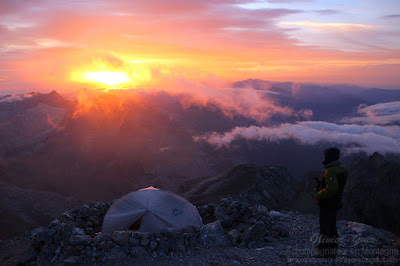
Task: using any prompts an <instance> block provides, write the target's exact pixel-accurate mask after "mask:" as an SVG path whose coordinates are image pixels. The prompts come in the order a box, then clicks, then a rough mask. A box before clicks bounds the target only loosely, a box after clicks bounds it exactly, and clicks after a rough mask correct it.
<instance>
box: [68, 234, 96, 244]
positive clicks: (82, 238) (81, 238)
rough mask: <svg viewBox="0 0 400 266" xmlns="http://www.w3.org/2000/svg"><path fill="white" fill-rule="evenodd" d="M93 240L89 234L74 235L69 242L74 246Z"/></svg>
mask: <svg viewBox="0 0 400 266" xmlns="http://www.w3.org/2000/svg"><path fill="white" fill-rule="evenodd" d="M91 242H92V237H91V236H88V235H73V236H71V238H70V240H69V243H70V244H71V245H72V246H78V245H88V244H90V243H91Z"/></svg>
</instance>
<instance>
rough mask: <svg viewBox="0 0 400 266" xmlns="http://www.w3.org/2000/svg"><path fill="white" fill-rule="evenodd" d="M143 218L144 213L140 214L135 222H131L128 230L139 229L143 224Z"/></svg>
mask: <svg viewBox="0 0 400 266" xmlns="http://www.w3.org/2000/svg"><path fill="white" fill-rule="evenodd" d="M142 220H143V215H142V216H140V218H139V219H137V220H136V222H134V223H133V224H131V225H130V226H129V228H128V230H131V231H139V229H140V225H141V224H142Z"/></svg>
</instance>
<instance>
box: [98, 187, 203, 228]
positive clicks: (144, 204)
mask: <svg viewBox="0 0 400 266" xmlns="http://www.w3.org/2000/svg"><path fill="white" fill-rule="evenodd" d="M201 224H202V221H201V217H200V215H199V213H198V211H197V209H196V208H195V207H194V206H193V205H192V204H191V203H190V202H189V201H188V200H186V199H184V198H182V197H181V196H178V195H176V194H174V193H172V192H169V191H164V190H160V189H157V188H154V187H148V188H145V189H141V190H138V191H135V192H131V193H129V194H127V195H125V196H123V197H122V198H120V199H118V200H117V201H116V202H114V204H113V205H112V206H111V207H110V209H109V210H108V211H107V213H106V215H105V217H104V221H103V228H102V232H103V233H108V234H112V233H113V232H114V231H125V230H138V231H140V232H158V231H160V230H161V229H164V228H184V227H186V226H199V225H201Z"/></svg>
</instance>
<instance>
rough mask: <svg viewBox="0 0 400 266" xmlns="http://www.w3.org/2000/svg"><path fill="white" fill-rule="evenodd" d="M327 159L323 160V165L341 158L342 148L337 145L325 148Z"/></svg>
mask: <svg viewBox="0 0 400 266" xmlns="http://www.w3.org/2000/svg"><path fill="white" fill-rule="evenodd" d="M324 156H325V160H324V161H323V162H322V164H323V165H327V164H330V163H331V162H334V161H337V160H339V157H340V150H339V149H338V148H336V147H332V148H329V149H326V150H324Z"/></svg>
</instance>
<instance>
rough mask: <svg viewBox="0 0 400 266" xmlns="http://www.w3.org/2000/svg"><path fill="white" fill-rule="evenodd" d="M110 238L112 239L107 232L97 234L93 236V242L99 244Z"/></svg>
mask: <svg viewBox="0 0 400 266" xmlns="http://www.w3.org/2000/svg"><path fill="white" fill-rule="evenodd" d="M110 240H112V237H111V236H110V235H109V234H107V233H100V234H97V235H95V236H94V238H93V242H94V245H95V246H97V245H99V244H100V243H101V242H103V241H110Z"/></svg>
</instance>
